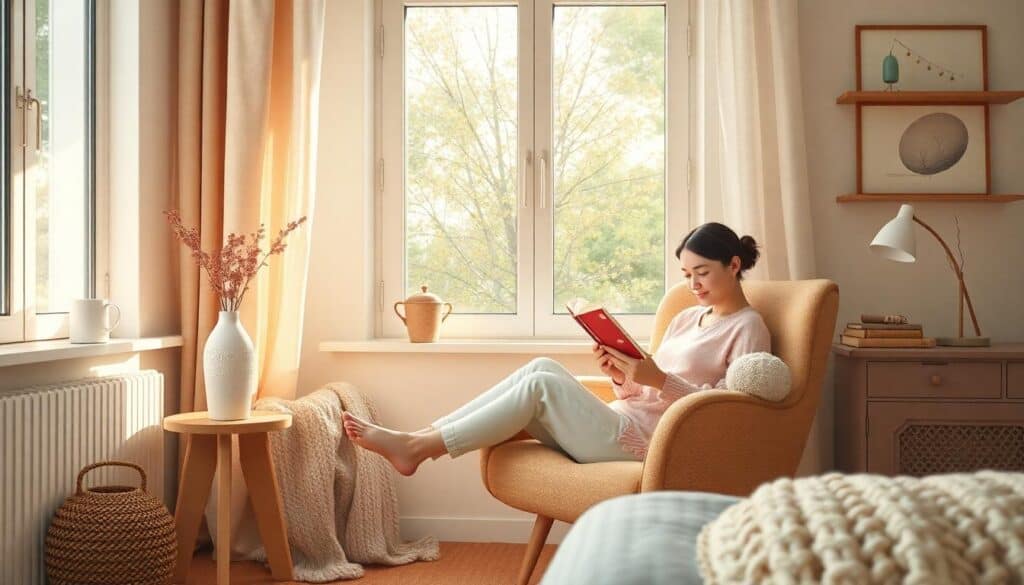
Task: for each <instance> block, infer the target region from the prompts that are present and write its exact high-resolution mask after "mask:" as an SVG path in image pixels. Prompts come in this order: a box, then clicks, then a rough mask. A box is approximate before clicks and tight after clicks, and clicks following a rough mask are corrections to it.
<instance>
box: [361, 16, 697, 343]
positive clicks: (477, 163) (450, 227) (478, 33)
mask: <svg viewBox="0 0 1024 585" xmlns="http://www.w3.org/2000/svg"><path fill="white" fill-rule="evenodd" d="M381 6H382V12H381V14H380V21H381V24H382V26H381V29H380V31H379V34H380V37H379V39H378V40H379V46H378V47H377V50H378V54H379V57H380V60H381V64H382V66H381V68H380V72H381V73H380V78H379V80H378V105H379V112H380V116H379V134H378V136H379V140H378V153H379V161H378V169H377V172H378V177H377V178H378V183H377V187H378V191H379V198H380V200H381V202H382V206H381V208H380V212H381V213H380V217H381V242H380V269H379V272H380V279H379V282H378V285H379V287H380V288H379V290H378V291H377V292H378V294H379V295H380V303H379V308H380V309H382V313H381V315H382V333H383V334H384V335H385V336H400V335H402V334H403V329H402V327H403V326H402V323H401V322H400V321H399V320H398V319H397V318H393V316H392V315H390V314H389V313H384V312H383V311H384V310H387V308H388V307H389V306H390V303H388V302H387V301H388V300H400V299H404V298H405V297H406V296H407V295H408V294H411V293H413V292H418V290H419V287H420V286H421V285H424V284H425V285H428V286H429V287H430V291H431V292H434V293H436V294H438V295H439V296H441V297H442V298H443V299H444V300H445V301H448V302H451V303H452V304H453V305H454V307H455V311H454V314H453V315H452V317H451V318H450V319H449V320H448V321H447V322H446V324H445V334H446V335H447V336H466V337H532V336H537V337H563V336H575V335H578V334H579V333H580V331H579V329H578V327H577V326H576V325H575V324H574V323H572V321H571V320H570V319H569V317H568V315H567V311H566V309H565V304H566V302H567V301H569V300H572V299H575V298H581V297H582V298H586V299H589V300H591V301H594V302H600V303H603V304H605V305H606V306H608V307H609V308H611V309H612V310H613V311H614V312H615V313H616V314H617V315H620V316H621V320H622V321H624V324H625V325H626V326H627V327H629V328H631V329H632V330H633V331H635V332H636V333H637V334H638V335H639V336H643V335H645V334H646V333H647V332H648V331H649V330H650V323H651V315H652V314H653V313H654V311H655V309H656V308H657V305H658V302H659V301H660V299H661V297H662V295H663V294H664V291H665V289H666V287H667V286H670V285H671V284H674V282H676V281H678V279H679V271H678V270H677V269H674V267H675V263H676V259H675V258H674V257H673V256H672V255H671V250H672V249H674V247H675V245H676V243H677V240H678V237H679V236H680V235H681V233H682V231H683V226H685V225H687V217H686V208H687V201H688V197H687V187H686V180H687V178H686V171H687V168H688V164H687V160H688V152H687V148H686V147H687V142H688V141H687V138H686V136H687V127H688V124H687V122H688V121H687V111H688V107H687V104H688V99H687V74H688V67H687V51H686V46H687V34H688V33H687V26H686V23H687V16H688V15H687V12H688V8H687V3H686V1H685V0H668V1H667V2H649V1H645V2H631V1H628V0H625V1H623V0H619V1H617V2H613V3H601V2H593V3H582V2H576V1H573V2H571V3H570V2H567V3H565V4H564V5H562V4H560V3H558V2H552V1H551V0H525V1H520V2H518V3H512V2H508V1H505V2H500V1H499V2H475V3H473V4H472V5H463V4H461V3H460V4H459V5H451V3H448V4H447V5H446V4H445V3H443V2H430V1H427V2H423V1H420V2H409V1H404V2H403V1H401V0H383V3H382V5H381Z"/></svg>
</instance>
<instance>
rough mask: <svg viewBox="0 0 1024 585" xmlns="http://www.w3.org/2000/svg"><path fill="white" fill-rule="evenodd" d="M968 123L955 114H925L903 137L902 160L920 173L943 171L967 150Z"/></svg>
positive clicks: (901, 143) (909, 167)
mask: <svg viewBox="0 0 1024 585" xmlns="http://www.w3.org/2000/svg"><path fill="white" fill-rule="evenodd" d="M967 142H968V136H967V125H966V124H964V122H963V120H961V119H960V118H958V117H956V116H954V115H953V114H947V113H937V114H928V115H926V116H921V117H920V118H918V119H917V120H914V121H913V122H912V123H911V124H910V126H907V129H906V131H904V132H903V137H902V138H900V161H901V162H902V163H903V166H905V167H907V169H909V170H910V171H911V172H914V173H917V174H919V175H934V174H936V173H941V172H942V171H945V170H947V169H949V168H951V167H952V166H953V165H955V164H956V163H957V162H959V161H960V159H961V158H962V157H963V156H964V153H965V152H967Z"/></svg>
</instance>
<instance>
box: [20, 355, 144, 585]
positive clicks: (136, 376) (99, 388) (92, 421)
mask: <svg viewBox="0 0 1024 585" xmlns="http://www.w3.org/2000/svg"><path fill="white" fill-rule="evenodd" d="M163 411H164V377H163V375H162V374H160V372H156V371H151V370H146V371H142V372H137V373H131V374H124V375H119V376H112V377H107V378H91V379H87V380H77V381H74V382H65V383H62V384H55V385H52V386H41V387H38V388H26V389H24V390H17V391H14V392H11V393H2V394H0V473H2V475H0V553H2V554H0V559H2V561H0V584H3V585H8V584H10V585H34V584H37V583H39V584H41V583H44V582H45V580H46V566H45V564H44V558H45V539H46V529H47V527H48V526H49V525H50V519H51V518H52V517H53V514H54V512H56V510H57V508H58V507H60V505H61V504H62V503H63V502H64V498H66V497H67V496H69V495H71V494H72V493H73V492H74V490H75V478H76V477H77V475H78V472H79V470H81V469H82V467H85V466H86V465H88V464H90V463H94V462H97V461H107V460H121V461H130V462H132V463H137V464H138V465H141V466H142V468H143V469H145V470H146V475H147V485H148V490H149V492H150V493H152V494H153V495H154V496H156V497H158V498H161V499H162V498H163V483H164V480H163V476H164V448H163V432H162V430H161V420H162V418H163ZM138 482H139V477H138V473H137V472H136V471H134V470H132V469H128V468H124V467H101V468H99V469H95V470H93V471H91V472H90V473H89V474H88V475H87V476H86V478H85V482H84V484H85V485H86V486H93V485H103V484H121V485H138Z"/></svg>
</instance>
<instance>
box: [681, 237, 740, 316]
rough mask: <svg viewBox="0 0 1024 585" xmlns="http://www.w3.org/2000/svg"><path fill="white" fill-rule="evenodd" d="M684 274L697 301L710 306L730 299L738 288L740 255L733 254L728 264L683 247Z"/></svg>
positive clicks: (682, 263)
mask: <svg viewBox="0 0 1024 585" xmlns="http://www.w3.org/2000/svg"><path fill="white" fill-rule="evenodd" d="M679 261H680V264H681V266H682V271H683V276H684V277H685V278H686V282H687V284H688V285H689V286H690V292H692V293H693V295H694V296H695V297H697V302H698V303H700V304H702V305H705V306H708V305H717V304H720V303H721V302H722V301H724V300H726V299H728V298H729V297H731V296H732V295H733V293H734V292H735V290H736V274H737V273H738V272H739V269H740V258H739V256H733V257H732V262H730V263H729V265H728V266H723V265H722V263H721V262H719V261H718V260H711V259H709V258H705V257H703V256H700V255H698V254H695V253H694V252H692V251H690V250H687V249H683V253H682V254H680V255H679Z"/></svg>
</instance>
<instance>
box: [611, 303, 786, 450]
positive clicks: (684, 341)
mask: <svg viewBox="0 0 1024 585" xmlns="http://www.w3.org/2000/svg"><path fill="white" fill-rule="evenodd" d="M710 310H711V309H710V308H708V307H704V306H701V305H695V306H693V307H690V308H688V309H684V310H683V311H681V312H680V313H679V314H678V315H676V316H675V318H673V319H672V321H671V323H669V325H668V328H667V329H666V330H665V336H664V337H663V338H662V342H661V345H660V346H658V351H656V352H654V354H653V356H652V357H653V358H654V363H656V364H658V367H659V368H661V370H662V371H663V372H665V374H666V375H667V378H666V380H665V387H664V388H662V389H661V390H658V389H657V388H653V387H651V386H644V385H641V384H637V383H636V382H633V381H632V380H626V381H625V382H624V383H623V384H622V385H621V386H620V385H618V384H613V386H612V389H613V391H614V392H615V396H617V397H618V398H619V400H616V401H614V402H611V403H610V404H609V406H611V407H612V408H613V409H615V410H617V411H619V412H621V413H622V414H624V415H626V418H627V419H628V424H627V425H626V427H625V429H624V430H623V432H622V434H621V435H620V436H619V443H620V444H621V445H622V448H623V449H625V450H626V451H628V452H629V453H632V454H634V455H636V456H637V457H640V458H643V457H645V456H646V455H647V447H648V446H649V445H650V443H651V437H652V436H653V435H654V427H655V426H657V424H658V420H659V419H660V418H661V415H662V414H664V413H665V410H666V409H667V408H668V407H669V405H671V404H672V403H673V402H675V401H676V400H679V399H680V398H682V397H683V396H686V395H687V394H692V393H694V392H699V391H701V390H708V389H710V388H725V372H726V370H727V369H728V368H729V364H730V363H732V361H733V360H734V359H736V358H738V357H739V356H741V355H743V354H746V353H753V352H757V351H767V352H770V351H771V335H770V334H769V332H768V327H767V326H765V324H764V320H763V319H762V318H761V315H760V313H758V312H757V311H755V310H754V309H753V307H750V306H746V307H744V308H742V309H740V310H739V311H736V312H735V313H731V314H729V315H726V316H725V317H723V318H721V319H719V320H717V321H713V322H712V323H710V324H709V325H707V326H705V327H698V326H697V322H698V320H699V319H700V316H701V314H703V313H706V312H708V311H710Z"/></svg>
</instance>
